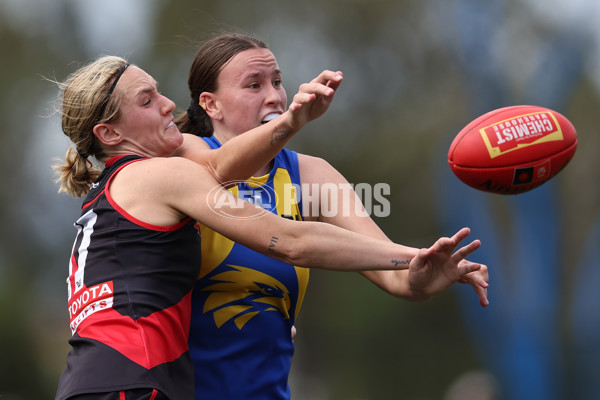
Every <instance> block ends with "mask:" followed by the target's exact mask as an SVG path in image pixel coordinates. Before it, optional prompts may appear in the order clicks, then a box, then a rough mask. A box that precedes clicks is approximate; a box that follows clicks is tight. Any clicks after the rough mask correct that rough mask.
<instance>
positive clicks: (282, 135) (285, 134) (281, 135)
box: [271, 127, 292, 145]
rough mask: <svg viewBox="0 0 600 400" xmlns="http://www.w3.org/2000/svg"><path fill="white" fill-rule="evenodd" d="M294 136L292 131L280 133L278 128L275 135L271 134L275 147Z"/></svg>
mask: <svg viewBox="0 0 600 400" xmlns="http://www.w3.org/2000/svg"><path fill="white" fill-rule="evenodd" d="M291 134H292V131H280V130H279V128H278V127H275V129H274V130H273V133H272V134H271V145H274V144H275V143H277V142H281V141H282V140H285V139H287V138H288V136H290V135H291Z"/></svg>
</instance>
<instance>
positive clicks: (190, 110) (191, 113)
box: [187, 101, 196, 121]
mask: <svg viewBox="0 0 600 400" xmlns="http://www.w3.org/2000/svg"><path fill="white" fill-rule="evenodd" d="M187 116H188V118H189V120H190V121H195V120H196V113H195V112H194V102H193V101H192V104H190V106H189V107H188V109H187Z"/></svg>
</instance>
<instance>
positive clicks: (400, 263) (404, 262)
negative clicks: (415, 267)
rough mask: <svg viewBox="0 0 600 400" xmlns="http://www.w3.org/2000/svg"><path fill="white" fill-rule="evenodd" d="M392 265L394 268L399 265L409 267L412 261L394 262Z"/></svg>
mask: <svg viewBox="0 0 600 400" xmlns="http://www.w3.org/2000/svg"><path fill="white" fill-rule="evenodd" d="M392 264H394V267H397V266H398V265H408V264H410V260H392Z"/></svg>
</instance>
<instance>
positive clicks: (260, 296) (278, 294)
mask: <svg viewBox="0 0 600 400" xmlns="http://www.w3.org/2000/svg"><path fill="white" fill-rule="evenodd" d="M228 266H229V267H231V268H232V270H229V271H225V272H222V273H219V274H217V275H215V276H213V277H211V280H213V281H218V282H217V283H214V284H212V285H210V286H207V287H205V288H203V289H201V290H202V291H205V292H211V293H210V294H209V295H208V297H207V298H206V301H205V303H204V309H203V312H204V313H207V312H210V311H212V312H213V317H214V320H215V324H216V325H217V327H221V326H222V325H223V324H224V323H226V322H227V321H229V320H231V319H233V322H234V323H235V325H236V326H237V327H238V329H242V328H243V327H244V325H245V324H246V323H247V322H248V321H250V320H251V319H252V318H254V317H255V316H256V315H258V314H260V313H261V312H267V311H279V312H281V313H282V314H283V316H284V318H285V319H289V318H290V314H289V311H290V307H291V301H290V294H289V291H288V289H287V288H286V287H285V285H283V284H282V283H281V282H280V281H278V280H277V279H275V278H273V277H272V276H270V275H267V274H265V273H262V272H260V271H257V270H255V269H250V268H245V267H241V266H238V265H228Z"/></svg>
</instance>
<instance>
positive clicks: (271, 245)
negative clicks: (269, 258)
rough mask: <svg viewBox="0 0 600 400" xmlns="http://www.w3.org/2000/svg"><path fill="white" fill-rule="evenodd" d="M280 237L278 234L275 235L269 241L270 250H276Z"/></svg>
mask: <svg viewBox="0 0 600 400" xmlns="http://www.w3.org/2000/svg"><path fill="white" fill-rule="evenodd" d="M278 240H279V238H278V237H277V236H273V237H272V238H271V243H269V251H275V246H277V241H278Z"/></svg>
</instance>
